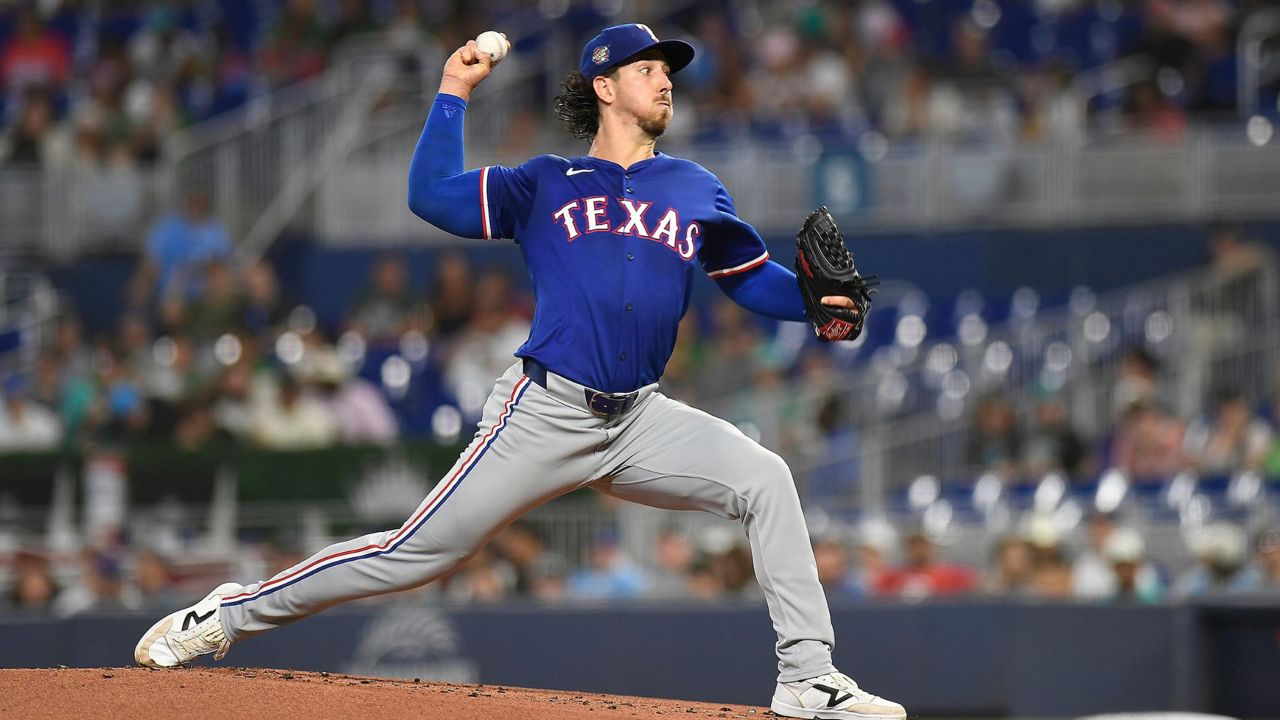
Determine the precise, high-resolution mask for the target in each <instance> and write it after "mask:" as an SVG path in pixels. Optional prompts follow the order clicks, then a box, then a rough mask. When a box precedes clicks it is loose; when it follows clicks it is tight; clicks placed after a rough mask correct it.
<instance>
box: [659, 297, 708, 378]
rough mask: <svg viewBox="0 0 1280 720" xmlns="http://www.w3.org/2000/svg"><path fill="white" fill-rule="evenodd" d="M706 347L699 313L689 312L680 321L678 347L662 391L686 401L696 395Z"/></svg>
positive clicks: (669, 363) (677, 335) (664, 375)
mask: <svg viewBox="0 0 1280 720" xmlns="http://www.w3.org/2000/svg"><path fill="white" fill-rule="evenodd" d="M704 355H705V347H704V340H703V337H702V330H701V327H700V326H699V324H698V313H696V312H692V311H691V312H689V313H688V314H686V315H685V316H684V317H683V318H681V320H680V330H679V332H678V333H677V334H676V346H675V349H674V350H672V352H671V359H670V360H668V361H667V367H666V370H665V371H664V372H663V373H662V391H663V393H665V394H666V395H668V396H670V397H673V398H676V399H677V400H686V399H689V398H690V397H692V396H693V395H694V394H695V393H696V389H697V378H698V376H699V374H700V373H701V370H702V363H703V361H704Z"/></svg>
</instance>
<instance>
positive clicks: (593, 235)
mask: <svg viewBox="0 0 1280 720" xmlns="http://www.w3.org/2000/svg"><path fill="white" fill-rule="evenodd" d="M480 202H481V224H482V227H483V229H484V235H485V237H489V238H512V239H514V240H515V241H516V242H517V243H519V245H520V248H521V251H522V252H523V254H524V258H525V262H526V264H527V265H528V267H529V273H530V276H531V278H532V281H533V288H534V293H535V296H536V298H537V307H536V309H535V311H534V318H533V326H532V329H531V331H530V335H529V339H528V341H527V342H525V343H524V345H522V346H521V347H520V349H519V350H517V352H516V355H517V356H518V357H524V358H533V359H535V360H537V361H539V362H541V363H542V364H543V365H545V366H546V367H548V368H550V369H551V370H552V371H553V372H555V373H557V374H560V375H562V376H564V377H567V378H569V379H571V380H574V381H576V382H578V383H581V384H583V385H587V386H589V387H593V388H596V389H597V390H602V391H605V392H630V391H632V390H635V389H637V388H639V387H643V386H644V385H647V384H649V383H653V382H657V380H658V378H660V377H661V376H662V372H663V369H664V368H665V367H666V364H667V361H668V360H669V359H670V357H671V353H672V351H673V349H674V348H675V342H676V333H677V330H678V327H679V323H680V320H681V318H682V317H683V316H684V313H685V311H686V310H687V309H688V306H689V298H690V292H691V288H692V283H693V278H694V276H695V266H696V265H698V264H700V265H701V266H702V268H703V269H704V270H705V271H706V272H707V274H708V275H709V276H711V277H712V278H723V277H726V276H729V275H733V274H736V273H742V272H746V271H748V270H751V269H753V268H756V267H758V266H760V265H762V264H764V263H765V262H766V261H768V259H769V252H768V250H767V249H766V247H765V243H764V241H763V240H762V239H761V237H760V235H759V233H757V232H756V230H755V229H754V228H753V227H752V226H751V225H750V224H748V223H746V222H744V221H743V220H741V219H740V218H739V217H738V215H737V211H736V209H735V208H734V204H733V199H732V198H731V197H730V195H729V192H728V191H727V190H726V189H725V187H724V185H723V184H721V183H720V181H719V179H718V178H716V176H715V175H713V174H712V173H711V172H709V171H707V170H706V169H705V168H703V167H702V166H700V165H698V164H697V163H694V162H692V161H689V160H683V159H680V158H675V157H672V156H669V155H664V154H662V153H656V154H655V156H654V157H651V158H648V159H645V160H641V161H639V162H637V163H635V164H633V165H632V166H631V167H628V168H623V167H622V166H620V165H618V164H616V163H614V162H611V161H608V160H602V159H599V158H593V157H575V158H562V157H558V156H555V155H542V156H539V157H535V158H533V159H531V160H529V161H528V162H526V163H524V164H523V165H520V166H519V167H515V168H509V167H503V166H490V167H484V168H481V169H480Z"/></svg>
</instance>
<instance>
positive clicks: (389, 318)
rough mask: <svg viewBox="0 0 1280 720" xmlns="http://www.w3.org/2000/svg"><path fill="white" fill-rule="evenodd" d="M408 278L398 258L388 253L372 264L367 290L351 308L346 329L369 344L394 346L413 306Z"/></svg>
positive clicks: (405, 327)
mask: <svg viewBox="0 0 1280 720" xmlns="http://www.w3.org/2000/svg"><path fill="white" fill-rule="evenodd" d="M408 274H409V266H408V263H407V262H406V261H405V259H404V256H402V255H399V254H393V253H388V254H385V255H382V256H380V257H379V258H378V259H377V260H376V261H374V264H373V269H372V271H371V272H370V277H369V286H368V287H367V288H366V289H365V290H364V291H363V292H362V293H361V295H360V297H359V298H357V299H356V301H355V303H354V304H353V305H352V309H351V314H350V316H348V318H347V327H348V328H349V329H350V330H352V331H354V332H357V333H359V334H360V335H361V336H362V337H364V338H365V339H366V340H368V341H369V342H370V343H371V344H376V345H381V344H388V345H393V346H394V344H395V343H398V342H399V340H400V336H401V335H402V334H404V332H405V330H407V329H408V325H407V323H408V319H409V313H410V312H411V311H412V310H413V305H414V300H413V296H412V294H411V293H410V291H409V278H408Z"/></svg>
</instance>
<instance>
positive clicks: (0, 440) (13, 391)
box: [0, 375, 62, 452]
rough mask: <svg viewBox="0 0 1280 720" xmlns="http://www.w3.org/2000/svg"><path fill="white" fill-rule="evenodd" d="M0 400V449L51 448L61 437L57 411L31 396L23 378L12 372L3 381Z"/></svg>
mask: <svg viewBox="0 0 1280 720" xmlns="http://www.w3.org/2000/svg"><path fill="white" fill-rule="evenodd" d="M3 390H4V394H3V400H4V402H3V403H2V404H0V452H4V451H15V450H17V451H39V450H52V449H54V448H56V447H57V446H58V443H60V442H61V441H62V423H61V422H60V421H59V419H58V415H57V414H56V413H54V412H53V411H52V410H50V409H49V408H47V407H44V406H43V405H41V404H39V403H37V402H34V401H33V400H32V399H31V397H30V391H29V390H28V388H27V382H26V379H25V378H23V377H22V376H20V375H13V376H11V377H9V378H8V379H6V380H5V383H4V388H3Z"/></svg>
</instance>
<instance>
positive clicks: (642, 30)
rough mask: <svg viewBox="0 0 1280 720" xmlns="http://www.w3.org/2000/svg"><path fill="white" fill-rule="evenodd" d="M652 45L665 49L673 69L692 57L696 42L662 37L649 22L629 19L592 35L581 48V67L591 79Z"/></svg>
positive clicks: (583, 72)
mask: <svg viewBox="0 0 1280 720" xmlns="http://www.w3.org/2000/svg"><path fill="white" fill-rule="evenodd" d="M651 48H657V49H659V50H661V51H662V54H663V55H665V56H666V58H667V64H668V65H670V66H671V72H672V73H675V72H677V71H679V70H680V69H681V68H683V67H684V66H686V65H688V64H689V63H690V62H692V61H693V46H692V45H690V44H689V43H687V42H685V41H683V40H659V39H658V36H657V35H655V34H654V33H653V31H652V30H650V29H649V26H648V25H642V24H640V23H628V24H626V25H614V26H613V27H607V28H605V29H603V30H601V31H600V34H599V35H597V36H595V37H593V38H591V41H590V42H588V43H587V44H586V46H584V47H583V48H582V64H581V66H580V67H579V68H578V71H579V72H581V73H582V76H583V77H585V78H587V79H588V80H590V79H591V78H594V77H595V76H597V75H599V74H601V73H603V72H607V71H608V70H609V69H610V68H613V67H615V66H617V65H621V64H622V62H623V61H624V60H626V59H627V58H630V57H632V56H633V55H637V54H639V53H642V52H644V51H645V50H649V49H651Z"/></svg>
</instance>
